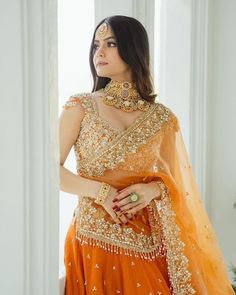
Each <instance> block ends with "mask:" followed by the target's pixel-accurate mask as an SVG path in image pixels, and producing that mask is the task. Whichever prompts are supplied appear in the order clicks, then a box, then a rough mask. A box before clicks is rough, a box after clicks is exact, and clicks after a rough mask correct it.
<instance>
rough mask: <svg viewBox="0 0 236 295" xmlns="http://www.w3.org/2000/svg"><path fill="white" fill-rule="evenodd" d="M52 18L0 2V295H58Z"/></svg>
mask: <svg viewBox="0 0 236 295" xmlns="http://www.w3.org/2000/svg"><path fill="white" fill-rule="evenodd" d="M56 13H57V11H56V1H54V0H47V1H46V0H45V1H44V0H30V1H28V0H23V1H19V0H12V1H1V2H0V36H1V38H0V42H1V45H0V65H1V66H0V81H1V108H0V118H1V119H0V120H1V122H0V123H1V124H0V134H1V146H0V148H1V153H0V161H1V168H0V171H1V173H0V183H1V185H0V202H1V204H0V236H1V238H0V261H1V269H0V288H1V290H0V293H1V294H7V295H15V294H17V295H32V294H34V295H42V294H43V295H52V294H58V252H57V251H56V249H58V232H59V228H58V215H59V214H58V211H59V207H58V196H59V193H58V192H59V173H58V154H59V153H58V140H57V139H58V135H57V46H56V37H57V33H56V31H57V28H56Z"/></svg>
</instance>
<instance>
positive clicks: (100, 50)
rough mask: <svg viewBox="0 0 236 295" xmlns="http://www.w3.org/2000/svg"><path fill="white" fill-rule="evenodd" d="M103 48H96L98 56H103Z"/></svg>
mask: <svg viewBox="0 0 236 295" xmlns="http://www.w3.org/2000/svg"><path fill="white" fill-rule="evenodd" d="M104 54H105V53H104V50H103V48H102V47H100V48H99V49H98V50H97V55H98V56H104Z"/></svg>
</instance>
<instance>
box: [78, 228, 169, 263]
mask: <svg viewBox="0 0 236 295" xmlns="http://www.w3.org/2000/svg"><path fill="white" fill-rule="evenodd" d="M76 239H77V240H78V241H79V242H80V243H81V245H82V246H83V245H84V244H85V245H89V246H91V247H99V248H101V249H103V250H105V251H107V252H110V253H113V254H117V255H118V254H124V255H125V256H129V257H136V258H141V259H144V260H149V261H153V260H155V259H156V258H157V257H165V256H166V249H165V247H164V244H163V243H161V245H160V247H158V248H157V249H155V250H152V251H151V252H138V251H134V250H131V249H128V248H123V247H120V246H117V245H112V244H109V243H107V242H103V241H100V240H97V239H94V238H91V237H86V236H84V235H83V234H81V233H79V232H76Z"/></svg>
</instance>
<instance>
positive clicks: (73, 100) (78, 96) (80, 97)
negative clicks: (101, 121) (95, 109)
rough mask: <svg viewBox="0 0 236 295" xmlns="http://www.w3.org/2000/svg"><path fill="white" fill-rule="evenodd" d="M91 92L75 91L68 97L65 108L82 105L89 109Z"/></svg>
mask: <svg viewBox="0 0 236 295" xmlns="http://www.w3.org/2000/svg"><path fill="white" fill-rule="evenodd" d="M90 97H91V93H90V92H79V93H74V94H72V95H70V96H69V98H67V99H66V101H65V102H64V104H63V106H62V107H63V109H69V108H71V107H76V106H82V107H83V108H85V109H87V108H88V106H89V101H90Z"/></svg>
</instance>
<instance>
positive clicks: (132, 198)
mask: <svg viewBox="0 0 236 295" xmlns="http://www.w3.org/2000/svg"><path fill="white" fill-rule="evenodd" d="M139 198H140V196H139V194H138V193H136V192H133V193H131V194H130V195H129V199H130V201H131V203H135V202H137V201H138V200H139Z"/></svg>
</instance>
